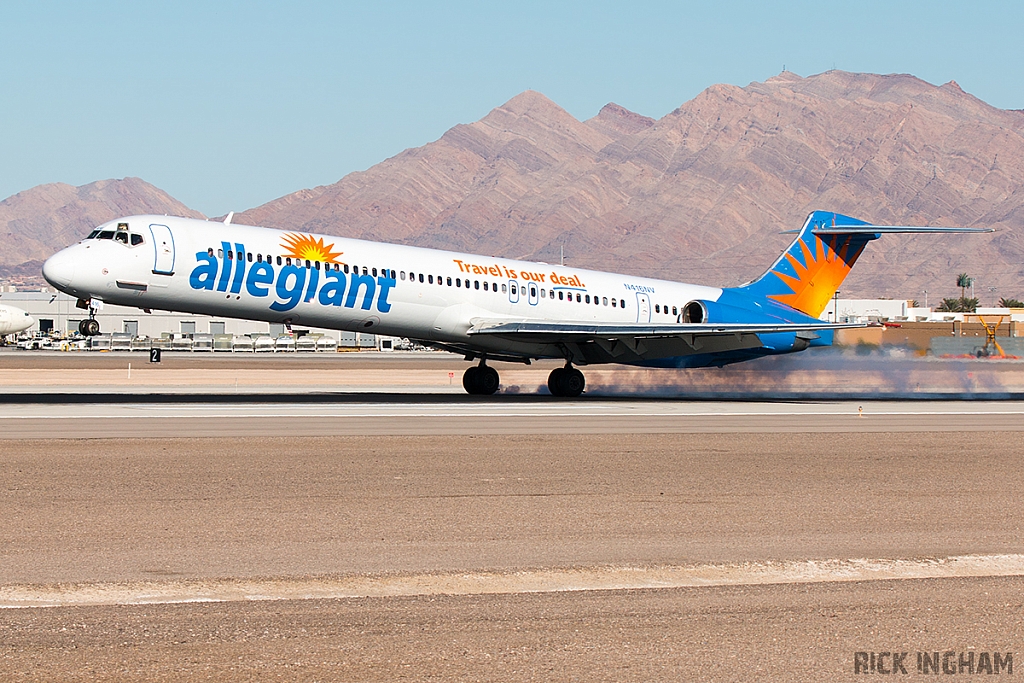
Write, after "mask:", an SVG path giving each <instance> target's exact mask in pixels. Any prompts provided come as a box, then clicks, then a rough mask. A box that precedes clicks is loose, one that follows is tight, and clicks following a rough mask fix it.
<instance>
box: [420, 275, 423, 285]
mask: <svg viewBox="0 0 1024 683" xmlns="http://www.w3.org/2000/svg"><path fill="white" fill-rule="evenodd" d="M420 284H423V273H420Z"/></svg>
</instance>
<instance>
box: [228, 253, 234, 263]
mask: <svg viewBox="0 0 1024 683" xmlns="http://www.w3.org/2000/svg"><path fill="white" fill-rule="evenodd" d="M234 260H235V252H233V251H229V252H228V261H234Z"/></svg>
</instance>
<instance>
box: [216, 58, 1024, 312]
mask: <svg viewBox="0 0 1024 683" xmlns="http://www.w3.org/2000/svg"><path fill="white" fill-rule="evenodd" d="M1022 183H1024V114H1022V113H1021V112H1019V111H1007V110H1000V109H997V108H995V107H992V106H990V105H987V104H986V103H984V102H982V101H981V100H978V99H977V98H975V97H973V96H971V95H969V94H967V93H965V92H964V91H963V90H961V89H960V87H959V86H958V85H957V84H956V83H955V82H950V83H947V84H945V85H943V86H938V87H937V86H934V85H930V84H928V83H926V82H924V81H922V80H920V79H917V78H915V77H913V76H908V75H888V76H883V75H875V74H855V73H846V72H841V71H831V72H828V73H823V74H819V75H816V76H811V77H807V78H801V77H799V76H797V75H796V74H792V73H789V72H784V73H782V74H781V75H779V76H776V77H774V78H771V79H768V80H767V81H765V82H764V83H751V84H750V85H748V86H747V87H745V88H740V87H735V86H730V85H715V86H712V87H710V88H708V89H707V90H705V91H704V92H702V93H701V94H700V95H698V96H697V97H696V98H694V99H693V100H691V101H689V102H686V103H685V104H683V105H682V106H680V107H679V108H678V109H676V110H675V111H673V112H671V113H669V114H668V115H666V116H664V117H662V118H661V119H659V120H657V121H654V120H652V119H649V118H647V117H644V116H641V115H639V114H635V113H633V112H630V111H628V110H626V109H624V108H623V107H621V106H618V105H614V104H610V105H608V106H606V107H605V108H604V109H602V110H601V112H600V113H599V114H598V115H597V116H595V117H594V118H592V119H589V120H587V121H578V120H576V119H575V118H573V117H572V116H571V115H570V114H568V113H567V112H566V111H564V110H563V109H561V108H560V107H558V106H557V105H556V104H554V103H553V102H551V101H550V100H548V99H547V98H545V97H544V96H543V95H541V94H539V93H536V92H529V91H528V92H524V93H522V94H520V95H518V96H516V97H514V98H513V99H511V100H509V101H508V102H506V103H505V104H504V105H502V106H500V107H498V108H497V109H494V110H493V111H491V112H490V113H489V114H488V115H487V116H485V117H484V118H483V119H481V120H480V121H477V122H475V123H470V124H465V125H458V126H455V127H454V128H452V129H451V130H449V131H448V132H447V133H445V134H444V135H443V136H442V137H441V138H440V139H439V140H437V141H435V142H431V143H429V144H427V145H424V146H423V147H419V148H416V149H409V150H406V151H404V152H402V153H400V154H398V155H397V156H395V157H392V158H391V159H388V160H386V161H384V162H381V163H380V164H377V165H376V166H373V167H372V168H370V169H368V170H366V171H363V172H358V173H352V174H350V175H347V176H345V177H344V178H342V179H341V180H340V181H338V182H337V183H335V184H333V185H327V186H322V187H316V188H313V189H309V190H302V191H300V192H296V193H293V194H290V195H287V196H285V197H281V198H280V199H277V200H274V201H272V202H269V203H267V204H264V205H263V206H260V207H257V208H255V209H251V210H249V211H246V212H244V213H242V214H239V215H237V216H236V218H235V220H236V221H237V222H246V223H255V224H257V225H268V226H273V227H277V228H283V229H289V230H307V231H316V232H323V233H327V234H333V235H343V236H349V237H360V238H365V239H375V240H388V241H395V242H401V243H406V244H413V245H418V246H431V247H441V248H448V249H457V250H465V251H470V252H480V253H485V254H494V255H502V256H508V257H513V258H526V259H536V260H542V261H548V262H552V261H557V260H558V258H559V249H560V248H562V247H564V250H565V254H566V257H567V262H568V263H571V264H575V265H579V266H582V267H590V268H599V269H611V270H619V271H623V272H627V273H634V274H638V275H652V276H656V277H665V278H671V279H682V280H687V281H696V282H706V283H709V284H720V285H732V284H738V283H740V282H742V281H745V280H748V279H751V278H753V277H756V276H757V275H759V274H760V273H761V272H762V271H763V270H764V269H765V267H766V266H767V265H768V264H769V263H770V262H771V261H772V260H773V259H774V258H775V257H776V256H777V255H778V254H779V253H780V252H781V251H782V249H783V248H784V247H785V246H786V244H787V243H788V240H789V239H790V238H789V237H788V236H784V235H780V234H779V233H780V231H782V230H786V229H792V228H796V227H799V225H800V224H801V223H802V221H803V219H804V217H805V216H806V215H807V213H809V212H810V211H811V210H812V209H818V208H821V209H827V210H834V211H838V212H841V213H846V214H849V215H852V216H856V217H858V218H863V219H866V220H870V221H877V222H888V223H912V224H933V225H941V224H949V225H966V226H994V227H997V228H998V229H999V232H997V233H995V234H993V235H985V236H976V235H975V236H949V237H935V236H916V237H909V236H886V237H885V238H884V239H883V240H881V241H880V242H878V243H876V244H873V245H872V246H871V247H870V248H869V249H868V251H867V252H866V254H865V256H864V257H863V258H862V261H861V263H860V265H859V266H858V267H857V268H856V269H854V271H853V273H852V275H851V277H850V279H849V280H848V281H847V282H846V283H845V284H844V287H843V293H844V296H846V295H850V296H892V297H909V298H923V290H924V289H928V288H930V289H931V292H930V296H931V299H932V300H935V298H936V297H937V296H939V295H943V294H950V295H951V294H952V293H953V291H954V289H955V287H954V286H953V285H954V279H955V274H956V273H957V272H961V271H967V272H968V273H970V274H972V275H973V276H975V277H976V278H977V282H978V285H979V286H981V287H983V288H987V287H993V286H994V287H997V288H998V290H997V291H998V293H999V295H1004V294H1012V295H1016V294H1018V293H1024V286H1022V285H1021V277H1022V275H1024V243H1022V238H1024V208H1022V202H1024V191H1022ZM985 291H987V290H985ZM986 296H987V295H986ZM982 300H983V301H986V298H985V296H983V297H982Z"/></svg>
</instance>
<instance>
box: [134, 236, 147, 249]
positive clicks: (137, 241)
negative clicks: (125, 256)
mask: <svg viewBox="0 0 1024 683" xmlns="http://www.w3.org/2000/svg"><path fill="white" fill-rule="evenodd" d="M144 241H145V240H143V239H142V235H136V234H135V233H132V246H133V247H137V246H139V245H140V244H142V243H143V242H144Z"/></svg>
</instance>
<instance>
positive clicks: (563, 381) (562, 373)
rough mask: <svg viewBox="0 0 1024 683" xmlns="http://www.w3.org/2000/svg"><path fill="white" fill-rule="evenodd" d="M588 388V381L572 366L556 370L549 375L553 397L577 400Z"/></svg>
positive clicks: (549, 386)
mask: <svg viewBox="0 0 1024 683" xmlns="http://www.w3.org/2000/svg"><path fill="white" fill-rule="evenodd" d="M586 386H587V380H586V378H585V377H584V376H583V373H582V372H580V371H579V370H577V369H576V368H574V367H572V366H571V365H566V366H565V367H564V368H555V369H554V370H552V371H551V374H550V375H548V389H549V390H550V391H551V395H552V396H562V397H564V398H576V397H577V396H579V395H580V394H582V393H583V389H584V388H586Z"/></svg>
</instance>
